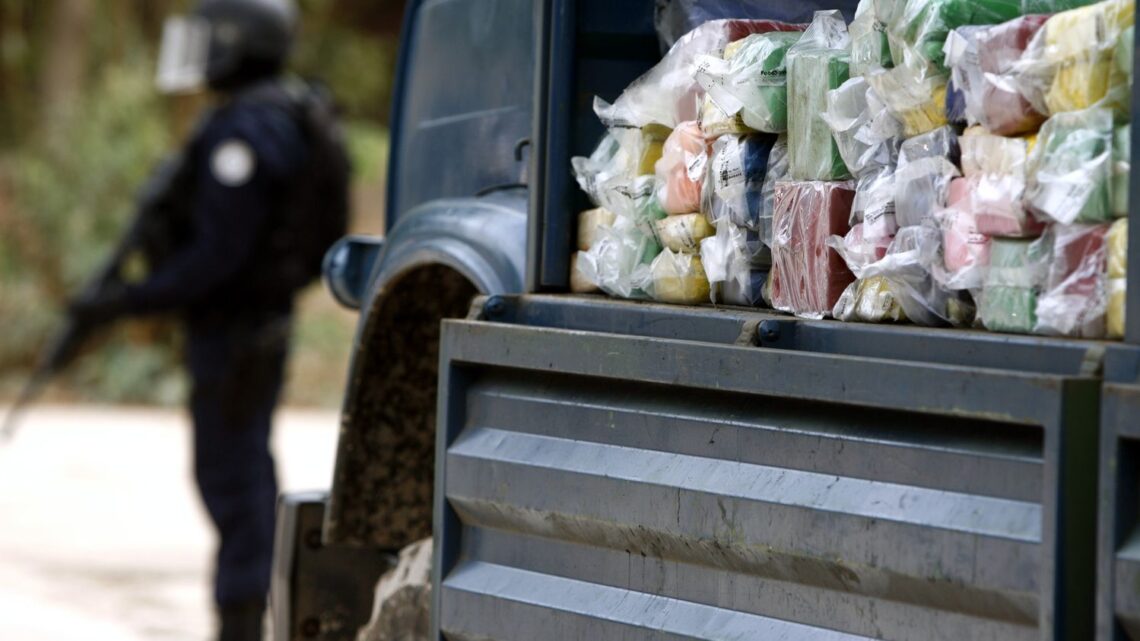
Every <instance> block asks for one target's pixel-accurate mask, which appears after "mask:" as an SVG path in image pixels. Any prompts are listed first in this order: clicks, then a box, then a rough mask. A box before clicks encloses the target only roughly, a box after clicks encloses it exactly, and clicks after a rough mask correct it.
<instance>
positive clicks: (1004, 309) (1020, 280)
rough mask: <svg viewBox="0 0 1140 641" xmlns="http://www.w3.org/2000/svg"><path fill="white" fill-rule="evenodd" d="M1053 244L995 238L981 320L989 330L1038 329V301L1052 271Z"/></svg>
mask: <svg viewBox="0 0 1140 641" xmlns="http://www.w3.org/2000/svg"><path fill="white" fill-rule="evenodd" d="M1050 249H1051V244H1050V243H1049V242H1048V241H1047V240H1046V239H1043V238H1039V239H1036V240H1025V239H1016V238H994V239H993V241H992V242H991V243H990V264H989V267H987V268H986V270H985V277H984V283H983V289H982V294H981V298H980V300H979V303H978V317H979V318H980V319H981V322H982V325H983V326H985V328H986V329H989V330H991V331H995V332H1011V333H1018V334H1028V333H1030V332H1032V331H1033V329H1034V328H1035V327H1036V326H1037V298H1038V296H1039V294H1040V291H1041V288H1042V286H1043V285H1044V282H1045V277H1046V275H1047V273H1048V268H1049V251H1050Z"/></svg>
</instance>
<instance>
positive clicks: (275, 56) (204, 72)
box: [158, 0, 297, 92]
mask: <svg viewBox="0 0 1140 641" xmlns="http://www.w3.org/2000/svg"><path fill="white" fill-rule="evenodd" d="M296 28H297V6H296V4H295V3H294V1H293V0H199V2H198V4H197V6H196V7H195V8H194V11H193V14H192V15H191V16H190V17H181V18H171V19H170V20H168V21H167V27H166V33H165V34H164V36H163V47H162V54H161V57H160V62H159V71H158V83H159V87H160V88H161V89H163V90H166V91H172V92H178V91H187V90H191V89H194V88H195V87H197V86H200V85H201V84H203V83H205V84H208V85H209V86H210V87H211V88H214V89H220V90H232V89H236V88H238V87H241V86H243V85H246V84H248V83H250V82H253V81H256V80H259V79H261V78H263V77H266V76H271V75H274V74H276V73H278V72H279V71H280V70H281V69H282V67H284V65H285V61H286V59H287V58H288V57H289V51H290V49H291V48H292V45H293V35H294V33H295V31H296Z"/></svg>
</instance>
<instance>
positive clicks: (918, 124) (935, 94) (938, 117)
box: [866, 66, 946, 138]
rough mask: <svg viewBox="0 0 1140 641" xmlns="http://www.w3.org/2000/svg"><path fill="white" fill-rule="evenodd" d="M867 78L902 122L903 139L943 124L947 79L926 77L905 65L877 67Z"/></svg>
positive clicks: (890, 110)
mask: <svg viewBox="0 0 1140 641" xmlns="http://www.w3.org/2000/svg"><path fill="white" fill-rule="evenodd" d="M866 78H867V84H869V85H871V87H872V88H873V89H874V90H875V93H876V94H878V96H879V97H880V98H882V100H883V103H884V104H885V105H886V107H887V111H889V112H890V113H891V115H893V116H894V117H895V118H896V119H898V120H899V121H900V122H901V123H903V135H904V136H905V137H906V138H913V137H915V136H919V135H922V134H924V133H927V132H929V131H934V130H935V129H938V128H939V127H943V126H945V125H946V78H944V77H941V76H925V75H923V74H921V73H917V72H915V71H914V70H912V69H911V68H909V67H905V66H904V67H895V68H893V69H876V70H874V71H872V72H871V73H870V74H868V75H867V76H866Z"/></svg>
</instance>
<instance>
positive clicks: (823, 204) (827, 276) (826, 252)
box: [771, 181, 855, 318]
mask: <svg viewBox="0 0 1140 641" xmlns="http://www.w3.org/2000/svg"><path fill="white" fill-rule="evenodd" d="M854 196H855V192H854V189H853V185H852V184H851V183H849V182H822V181H786V182H780V183H777V184H776V201H775V217H774V219H773V236H772V276H771V297H772V305H773V307H775V308H776V309H779V310H782V311H785V312H790V313H793V314H796V315H798V316H803V317H807V318H822V317H824V316H826V315H828V314H830V313H831V311H832V309H833V308H834V307H835V303H836V301H838V300H839V296H840V294H842V293H843V290H844V289H846V288H847V285H849V284H850V283H851V282H852V281H853V280H854V275H852V273H851V271H850V270H849V269H847V266H846V264H845V263H844V261H843V258H842V257H841V256H840V255H839V253H838V252H836V251H834V250H833V249H831V248H830V246H829V245H828V239H829V238H830V237H831V236H843V235H846V233H847V231H848V220H849V217H850V213H851V201H852V199H853V198H854Z"/></svg>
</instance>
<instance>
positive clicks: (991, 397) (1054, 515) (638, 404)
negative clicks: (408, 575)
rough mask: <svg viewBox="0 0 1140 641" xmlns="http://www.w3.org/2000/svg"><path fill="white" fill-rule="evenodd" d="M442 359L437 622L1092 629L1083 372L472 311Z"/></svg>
mask: <svg viewBox="0 0 1140 641" xmlns="http://www.w3.org/2000/svg"><path fill="white" fill-rule="evenodd" d="M442 354H443V355H442V358H443V361H442V367H441V376H442V378H441V381H440V390H441V407H440V413H439V417H440V433H439V448H440V449H439V452H438V458H437V461H442V462H443V464H442V465H438V466H437V470H438V472H437V474H438V477H437V482H436V519H435V523H436V541H437V546H438V547H437V557H436V571H437V581H436V583H435V585H436V586H437V590H436V592H435V599H436V601H435V610H434V616H433V619H434V625H435V626H436V628H435V629H436V630H437V632H438V633H439V634H440V638H447V639H462V640H475V639H480V640H485V639H495V640H503V641H534V640H536V639H575V640H593V639H733V640H745V639H748V640H751V639H763V640H765V641H769V640H782V639H789V640H790V639H829V640H830V639H870V638H882V639H899V640H901V639H913V640H921V641H936V640H941V639H945V640H953V641H961V640H962V639H972V640H978V641H981V640H995V641H996V640H1001V641H1013V640H1018V639H1052V638H1078V637H1075V636H1071V635H1068V633H1067V632H1066V631H1067V630H1073V629H1083V630H1085V631H1086V632H1087V631H1088V630H1090V629H1091V622H1090V616H1089V612H1090V611H1091V608H1092V598H1091V592H1092V580H1091V566H1092V565H1093V562H1092V558H1093V553H1092V550H1093V541H1092V532H1091V529H1090V528H1089V527H1088V524H1089V523H1091V521H1092V515H1091V511H1090V510H1091V509H1092V503H1093V498H1092V497H1093V495H1094V491H1095V482H1092V481H1090V480H1089V479H1090V477H1092V476H1093V474H1094V473H1093V472H1092V468H1089V467H1088V466H1087V464H1088V460H1087V458H1086V457H1087V455H1088V453H1090V452H1091V453H1092V457H1093V463H1094V464H1095V449H1096V426H1095V425H1091V426H1090V425H1077V424H1076V423H1077V422H1078V421H1076V420H1074V419H1073V418H1072V417H1074V416H1078V415H1080V416H1085V417H1087V416H1088V415H1089V414H1088V413H1087V412H1088V409H1089V407H1090V406H1091V407H1092V413H1093V415H1094V416H1095V404H1096V398H1097V383H1096V382H1095V381H1091V380H1086V379H1072V378H1064V377H1059V376H1044V375H1027V374H1016V373H1009V372H1003V371H999V370H970V369H967V368H962V367H953V366H936V365H929V364H916V363H908V362H901V361H885V360H876V359H868V358H858V357H850V356H836V355H830V354H817V353H800V352H792V351H781V350H770V349H760V348H751V347H738V346H732V345H721V344H711V343H702V342H696V341H687V340H662V339H647V338H640V337H634V336H622V335H616V334H605V333H594V332H582V331H572V330H565V329H552V328H535V327H521V326H513V325H505V324H496V323H486V322H475V321H454V322H453V321H448V322H446V323H445V328H444V333H443V342H442ZM1082 413H1083V414H1082ZM1066 417H1068V418H1066ZM1086 422H1087V421H1086ZM1063 452H1064V453H1065V454H1064V455H1062V453H1063ZM1070 453H1071V455H1070ZM1078 459H1079V462H1080V464H1081V467H1080V468H1077V467H1076V466H1075V463H1076V462H1078ZM1074 470H1076V471H1074ZM1082 470H1083V471H1082ZM1066 493H1068V494H1070V495H1072V496H1074V497H1076V498H1081V497H1085V498H1087V499H1088V500H1086V501H1084V503H1085V505H1084V506H1078V505H1077V504H1073V505H1074V506H1075V507H1066V508H1065V510H1063V512H1064V518H1062V515H1061V513H1060V512H1062V510H1059V509H1058V506H1059V505H1060V504H1061V500H1060V498H1059V497H1061V496H1062V495H1065V494H1066ZM1068 505H1069V504H1066V506H1068ZM1081 518H1084V519H1085V520H1084V522H1083V523H1084V528H1083V530H1082V529H1080V528H1073V527H1071V525H1072V524H1073V523H1076V522H1078V519H1081ZM1080 604H1084V605H1083V607H1082V606H1080ZM1082 611H1083V612H1082ZM1086 638H1087V636H1086Z"/></svg>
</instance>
